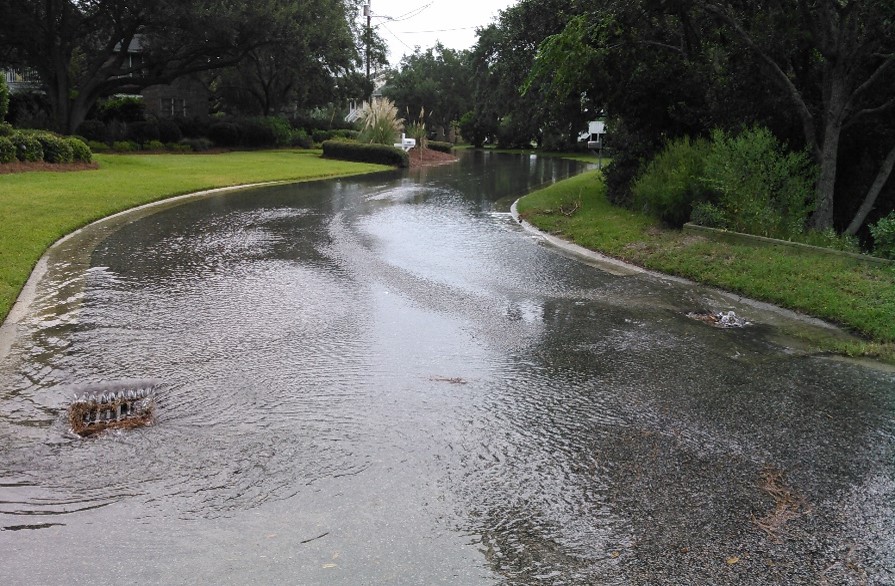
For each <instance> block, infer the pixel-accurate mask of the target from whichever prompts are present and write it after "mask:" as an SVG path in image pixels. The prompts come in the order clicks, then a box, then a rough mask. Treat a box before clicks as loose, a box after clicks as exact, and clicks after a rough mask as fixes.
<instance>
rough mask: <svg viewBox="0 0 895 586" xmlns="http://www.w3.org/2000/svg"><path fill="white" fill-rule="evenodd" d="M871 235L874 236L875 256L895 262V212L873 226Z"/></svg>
mask: <svg viewBox="0 0 895 586" xmlns="http://www.w3.org/2000/svg"><path fill="white" fill-rule="evenodd" d="M870 235H871V236H873V254H874V255H876V256H878V257H881V258H889V259H892V260H895V211H892V212H890V213H889V215H888V216H886V217H884V218H880V219H879V221H877V222H876V223H875V224H871V225H870Z"/></svg>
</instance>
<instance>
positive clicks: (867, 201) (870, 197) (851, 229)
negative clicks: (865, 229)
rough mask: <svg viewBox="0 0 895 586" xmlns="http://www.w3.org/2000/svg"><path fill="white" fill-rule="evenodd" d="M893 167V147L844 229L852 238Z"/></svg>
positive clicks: (894, 151) (894, 161) (894, 165)
mask: <svg viewBox="0 0 895 586" xmlns="http://www.w3.org/2000/svg"><path fill="white" fill-rule="evenodd" d="M893 167H895V147H892V150H891V151H889V155H888V156H887V157H886V158H885V160H884V161H883V164H882V166H881V167H880V169H879V173H877V174H876V179H874V181H873V185H871V186H870V189H869V190H868V191H867V196H866V197H865V198H864V202H863V203H862V204H861V207H860V208H858V211H857V213H856V214H855V217H854V218H853V219H852V221H851V223H850V224H849V225H848V228H846V229H845V233H846V234H850V235H852V236H854V235H855V234H857V233H858V230H860V229H861V226H863V225H864V220H866V219H867V214H869V213H870V210H872V209H873V206H874V204H876V198H877V197H878V196H879V193H880V191H882V190H883V186H884V185H885V184H886V181H888V180H889V176H890V175H891V174H892V168H893Z"/></svg>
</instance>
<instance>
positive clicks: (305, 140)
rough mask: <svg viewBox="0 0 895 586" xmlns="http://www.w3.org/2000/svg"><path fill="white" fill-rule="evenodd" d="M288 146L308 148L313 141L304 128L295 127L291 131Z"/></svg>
mask: <svg viewBox="0 0 895 586" xmlns="http://www.w3.org/2000/svg"><path fill="white" fill-rule="evenodd" d="M289 146H293V147H298V148H300V149H309V148H311V147H313V146H314V141H313V140H311V137H310V136H308V133H307V132H305V131H304V129H301V128H297V129H295V130H293V131H292V136H291V137H290V139H289Z"/></svg>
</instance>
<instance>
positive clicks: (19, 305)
mask: <svg viewBox="0 0 895 586" xmlns="http://www.w3.org/2000/svg"><path fill="white" fill-rule="evenodd" d="M325 179H329V177H326V178H325ZM299 182H302V181H290V180H283V181H262V182H259V183H246V184H244V185H231V186H227V187H216V188H214V189H203V190H201V191H196V192H193V193H184V194H180V195H174V196H171V197H168V198H165V199H160V200H156V201H152V202H149V203H145V204H142V205H138V206H136V207H133V208H129V209H126V210H122V211H120V212H116V213H114V214H112V215H110V216H105V217H104V218H100V219H99V220H95V221H93V222H90V223H89V224H86V225H84V226H81V227H80V228H78V229H77V230H75V231H73V232H70V233H68V234H66V235H65V236H63V237H62V238H60V239H59V240H57V241H56V242H54V243H52V244H51V245H50V246H48V247H47V249H46V250H45V251H44V253H43V254H42V255H41V257H40V258H39V259H38V261H37V263H36V264H35V266H34V268H33V269H32V270H31V274H30V276H29V277H28V280H27V281H26V282H25V284H24V286H22V289H21V291H19V294H18V296H17V297H16V300H15V301H14V302H13V304H12V306H11V307H10V308H9V312H8V313H7V314H6V316H5V317H4V319H3V322H2V323H0V359H2V358H4V357H5V356H6V355H7V354H8V352H9V350H10V348H11V347H12V343H13V341H14V339H15V333H16V332H15V330H16V326H18V325H19V323H21V321H22V320H23V319H24V318H25V316H26V315H27V314H28V310H29V309H30V308H31V305H32V304H33V303H34V300H35V299H36V297H37V288H38V284H39V283H40V281H41V280H42V279H43V278H44V277H45V276H46V273H47V266H48V262H49V258H50V256H51V255H52V254H53V252H54V251H55V250H56V249H58V248H59V247H61V246H62V245H64V244H65V243H66V242H68V241H69V240H71V239H72V238H75V237H77V236H78V235H79V234H81V233H83V232H84V231H86V230H88V229H93V228H96V227H98V226H102V225H103V224H111V225H113V226H114V224H116V223H120V224H121V225H124V224H125V223H126V221H125V220H126V219H127V218H129V217H130V216H133V215H135V214H140V213H141V212H144V213H145V212H155V211H161V210H163V209H165V208H168V207H174V206H177V205H180V204H181V203H184V202H185V201H187V200H192V199H202V198H205V197H211V196H215V195H220V194H223V193H228V192H232V191H240V190H243V189H252V188H255V187H265V186H268V185H285V184H289V183H299Z"/></svg>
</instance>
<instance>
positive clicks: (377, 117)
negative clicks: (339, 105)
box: [358, 98, 404, 145]
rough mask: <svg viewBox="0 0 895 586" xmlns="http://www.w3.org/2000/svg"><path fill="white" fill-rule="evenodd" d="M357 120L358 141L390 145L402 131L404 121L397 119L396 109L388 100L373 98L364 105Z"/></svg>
mask: <svg viewBox="0 0 895 586" xmlns="http://www.w3.org/2000/svg"><path fill="white" fill-rule="evenodd" d="M358 120H359V122H360V123H361V131H360V137H359V140H360V141H361V142H366V143H370V144H385V145H392V144H394V143H395V140H397V138H398V134H399V133H400V132H401V131H402V130H403V129H404V119H403V118H398V108H397V107H395V103H394V102H392V101H391V100H389V99H388V98H373V100H372V101H370V102H369V103H366V104H364V107H363V108H362V109H361V112H360V117H359V118H358Z"/></svg>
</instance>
